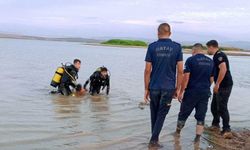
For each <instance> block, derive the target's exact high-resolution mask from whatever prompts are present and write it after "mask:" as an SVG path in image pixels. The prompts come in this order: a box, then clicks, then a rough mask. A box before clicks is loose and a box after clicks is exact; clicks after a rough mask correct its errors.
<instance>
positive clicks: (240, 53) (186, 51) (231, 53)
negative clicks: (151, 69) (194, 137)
mask: <svg viewBox="0 0 250 150" xmlns="http://www.w3.org/2000/svg"><path fill="white" fill-rule="evenodd" d="M84 45H89V46H104V47H117V48H140V49H147V46H130V45H111V44H101V43H84ZM223 52H224V53H226V54H227V55H228V56H248V57H249V56H250V51H249V52H246V51H223ZM183 53H184V54H191V53H192V52H191V49H183ZM204 54H206V51H204Z"/></svg>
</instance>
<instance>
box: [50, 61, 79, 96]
mask: <svg viewBox="0 0 250 150" xmlns="http://www.w3.org/2000/svg"><path fill="white" fill-rule="evenodd" d="M68 64H70V65H68ZM80 67H81V60H79V59H75V60H74V62H73V64H71V63H66V64H65V65H63V64H62V67H59V68H57V70H56V72H55V75H54V77H53V79H52V81H51V83H50V85H51V86H53V87H55V88H56V87H58V91H57V93H61V94H62V95H66V96H68V95H71V94H72V90H71V89H75V90H76V92H82V90H83V88H82V85H81V84H77V83H76V79H78V71H79V70H80Z"/></svg>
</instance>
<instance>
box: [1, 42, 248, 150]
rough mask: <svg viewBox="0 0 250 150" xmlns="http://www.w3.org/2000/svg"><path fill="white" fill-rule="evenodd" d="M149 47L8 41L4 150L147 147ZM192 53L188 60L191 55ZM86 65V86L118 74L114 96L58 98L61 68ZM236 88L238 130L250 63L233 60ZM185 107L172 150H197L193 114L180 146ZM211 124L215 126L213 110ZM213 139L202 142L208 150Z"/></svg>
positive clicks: (170, 123)
mask: <svg viewBox="0 0 250 150" xmlns="http://www.w3.org/2000/svg"><path fill="white" fill-rule="evenodd" d="M144 56H145V50H144V49H136V48H114V47H96V46H86V45H83V44H81V43H66V42H47V41H32V40H12V39H0V70H1V73H0V81H1V84H0V92H1V93H0V102H1V104H0V114H1V115H0V149H3V150H12V149H14V150H20V149H24V150H29V149H39V150H43V149H49V150H64V149H65V150H68V149H84V150H85V149H97V150H100V149H107V150H112V149H114V150H116V149H136V150H137V149H138V150H139V149H147V144H146V143H147V142H148V140H149V137H150V117H149V115H150V113H149V108H148V107H146V108H145V109H144V110H141V109H139V108H138V103H139V102H141V101H142V100H143V92H144V91H143V89H144V88H143V69H144ZM187 57H188V55H185V58H187ZM74 58H80V59H81V60H82V61H83V65H82V68H81V70H80V73H79V77H80V78H79V82H81V83H83V82H84V81H85V80H86V79H87V78H88V77H89V75H90V74H91V73H92V72H93V71H94V70H95V69H96V68H97V67H99V66H102V65H105V66H107V67H108V68H109V69H110V71H111V93H110V95H109V96H105V95H102V96H95V97H91V96H89V95H86V96H85V97H80V98H76V97H63V96H59V95H50V94H49V91H51V90H52V89H53V88H51V87H50V86H49V83H50V80H51V77H52V76H53V74H54V71H55V69H56V68H57V67H58V66H59V65H60V63H62V62H68V61H72V60H73V59H74ZM229 59H230V62H231V70H232V75H233V77H234V82H235V86H234V89H233V93H232V96H231V99H230V102H229V109H230V112H231V120H232V122H231V125H232V127H233V128H234V129H239V128H248V129H249V128H250V113H249V110H250V109H249V105H250V101H249V97H250V92H249V89H250V67H249V65H250V58H249V57H229ZM179 106H180V104H179V103H178V102H177V101H173V104H172V108H171V110H170V112H169V114H168V116H167V118H166V121H165V125H164V128H163V131H162V134H161V142H162V144H163V145H164V149H169V150H171V149H183V150H186V149H193V144H192V140H193V137H194V133H195V128H194V127H195V123H196V121H195V120H194V118H193V115H191V117H190V118H189V120H188V122H187V124H186V127H185V129H184V130H183V134H182V137H181V140H180V143H176V142H175V140H174V138H173V136H172V133H173V131H174V130H175V125H176V119H177V113H178V110H179ZM206 123H207V124H208V125H209V124H210V123H211V113H210V111H208V113H207V118H206ZM209 144H210V143H209V142H207V141H206V140H205V139H202V141H201V143H200V148H201V149H207V147H208V146H209Z"/></svg>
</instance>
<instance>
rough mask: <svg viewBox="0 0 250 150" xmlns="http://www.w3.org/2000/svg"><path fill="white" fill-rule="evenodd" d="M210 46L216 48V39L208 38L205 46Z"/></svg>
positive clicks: (217, 45)
mask: <svg viewBox="0 0 250 150" xmlns="http://www.w3.org/2000/svg"><path fill="white" fill-rule="evenodd" d="M210 46H212V47H216V48H218V47H219V44H218V42H217V41H216V40H210V41H208V42H207V47H210Z"/></svg>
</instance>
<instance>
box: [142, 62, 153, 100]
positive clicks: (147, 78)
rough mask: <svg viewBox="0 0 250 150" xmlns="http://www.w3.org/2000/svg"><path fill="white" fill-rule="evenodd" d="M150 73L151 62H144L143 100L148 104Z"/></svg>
mask: <svg viewBox="0 0 250 150" xmlns="http://www.w3.org/2000/svg"><path fill="white" fill-rule="evenodd" d="M151 71H152V64H151V62H146V65H145V70H144V85H145V93H144V100H145V102H146V103H147V102H149V81H150V74H151Z"/></svg>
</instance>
